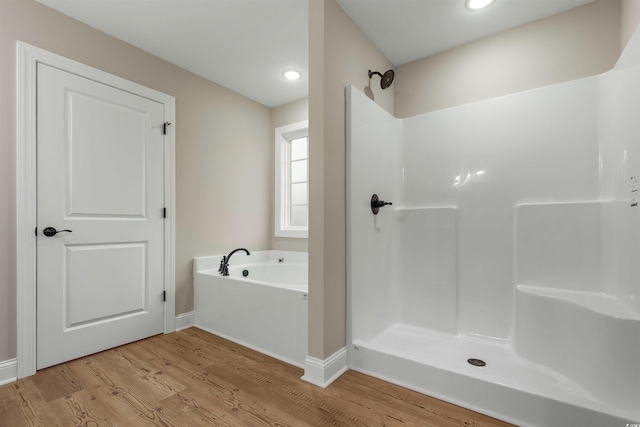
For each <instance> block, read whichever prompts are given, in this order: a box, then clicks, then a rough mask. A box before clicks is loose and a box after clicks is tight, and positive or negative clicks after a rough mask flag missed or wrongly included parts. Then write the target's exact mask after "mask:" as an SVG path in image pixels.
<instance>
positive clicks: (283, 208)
mask: <svg viewBox="0 0 640 427" xmlns="http://www.w3.org/2000/svg"><path fill="white" fill-rule="evenodd" d="M302 137H306V138H307V226H306V227H302V226H292V225H291V222H290V212H289V207H290V206H291V202H290V201H291V177H290V175H289V174H290V172H289V167H288V166H289V165H290V164H291V146H290V141H291V140H293V139H297V138H302ZM274 175H275V186H274V188H275V203H274V235H275V237H293V238H302V239H306V238H308V237H309V223H308V221H309V220H308V218H309V217H308V215H309V121H308V120H303V121H301V122H297V123H292V124H290V125H286V126H280V127H277V128H276V129H275V174H274Z"/></svg>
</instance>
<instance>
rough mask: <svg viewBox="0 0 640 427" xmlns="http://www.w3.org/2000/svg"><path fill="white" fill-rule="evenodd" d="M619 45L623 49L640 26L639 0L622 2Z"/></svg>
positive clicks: (624, 0) (623, 0)
mask: <svg viewBox="0 0 640 427" xmlns="http://www.w3.org/2000/svg"><path fill="white" fill-rule="evenodd" d="M621 8H622V22H621V23H620V44H621V46H622V47H623V48H624V46H626V45H627V43H628V42H629V39H630V38H631V36H632V35H633V33H634V31H635V30H636V29H637V28H638V24H640V0H622V5H621Z"/></svg>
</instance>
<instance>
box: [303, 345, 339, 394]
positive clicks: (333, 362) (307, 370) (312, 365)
mask: <svg viewBox="0 0 640 427" xmlns="http://www.w3.org/2000/svg"><path fill="white" fill-rule="evenodd" d="M347 369H348V367H347V349H346V347H343V348H341V349H340V350H338V351H336V352H335V353H333V354H332V355H331V356H329V357H328V358H326V359H325V360H320V359H316V358H315V357H311V356H307V358H306V359H305V360H304V375H303V376H302V379H303V380H304V381H307V382H310V383H311V384H315V385H317V386H318V387H322V388H327V386H329V384H331V383H332V382H334V381H335V380H337V379H338V377H340V375H342V374H343V373H345V372H346V371H347Z"/></svg>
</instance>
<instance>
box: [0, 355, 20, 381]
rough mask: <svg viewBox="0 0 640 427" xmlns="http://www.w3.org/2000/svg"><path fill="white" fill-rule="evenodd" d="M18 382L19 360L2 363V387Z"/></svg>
mask: <svg viewBox="0 0 640 427" xmlns="http://www.w3.org/2000/svg"><path fill="white" fill-rule="evenodd" d="M17 380H18V359H10V360H5V361H4V362H0V385H4V384H9V383H12V382H14V381H17Z"/></svg>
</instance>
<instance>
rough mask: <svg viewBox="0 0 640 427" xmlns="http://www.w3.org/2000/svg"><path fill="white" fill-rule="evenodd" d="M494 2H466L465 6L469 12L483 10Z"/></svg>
mask: <svg viewBox="0 0 640 427" xmlns="http://www.w3.org/2000/svg"><path fill="white" fill-rule="evenodd" d="M493 2H494V0H467V3H466V4H465V6H467V9H469V10H478V9H483V8H485V7H487V6H489V5H490V4H491V3H493Z"/></svg>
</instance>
